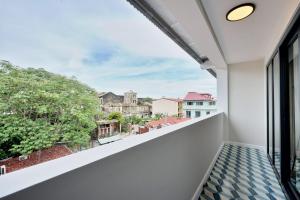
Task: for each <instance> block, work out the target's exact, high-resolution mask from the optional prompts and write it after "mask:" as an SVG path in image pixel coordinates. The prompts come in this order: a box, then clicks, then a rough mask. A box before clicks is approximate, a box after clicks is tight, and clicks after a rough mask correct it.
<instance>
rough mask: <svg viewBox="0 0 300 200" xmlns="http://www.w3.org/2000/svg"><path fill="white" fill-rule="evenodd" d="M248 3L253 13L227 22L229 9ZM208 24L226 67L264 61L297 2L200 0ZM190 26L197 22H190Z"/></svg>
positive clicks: (287, 0)
mask: <svg viewBox="0 0 300 200" xmlns="http://www.w3.org/2000/svg"><path fill="white" fill-rule="evenodd" d="M246 2H252V3H254V4H255V5H256V10H255V12H254V13H253V14H252V15H251V16H249V17H248V18H246V19H244V20H241V21H237V22H228V21H227V20H226V18H225V16H226V13H227V12H228V11H229V10H230V9H231V8H233V7H235V6H237V5H239V4H242V3H246ZM202 4H203V7H204V9H205V11H206V13H207V15H208V18H209V22H210V24H211V26H212V28H213V31H214V33H215V35H216V37H217V40H218V42H219V44H220V46H221V49H222V51H223V53H224V57H225V61H226V62H227V64H231V63H238V62H245V61H250V60H256V59H260V58H264V59H268V57H269V56H270V55H271V54H272V53H271V52H272V51H273V50H274V48H275V47H276V45H277V43H278V42H279V39H280V37H281V35H282V33H283V31H284V29H285V28H286V26H287V24H288V22H289V20H290V19H291V17H292V15H293V13H294V11H295V10H296V8H297V6H298V4H299V0H251V1H244V0H243V1H241V0H221V1H220V0H202ZM192 23H197V20H194V21H193V22H192Z"/></svg>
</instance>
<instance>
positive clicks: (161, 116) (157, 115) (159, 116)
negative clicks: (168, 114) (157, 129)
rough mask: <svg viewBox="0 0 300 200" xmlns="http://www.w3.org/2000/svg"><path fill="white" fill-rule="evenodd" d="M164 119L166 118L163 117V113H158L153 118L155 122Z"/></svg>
mask: <svg viewBox="0 0 300 200" xmlns="http://www.w3.org/2000/svg"><path fill="white" fill-rule="evenodd" d="M163 117H164V115H163V114H162V113H157V114H155V115H154V117H153V118H154V119H155V120H160V119H161V118H163Z"/></svg>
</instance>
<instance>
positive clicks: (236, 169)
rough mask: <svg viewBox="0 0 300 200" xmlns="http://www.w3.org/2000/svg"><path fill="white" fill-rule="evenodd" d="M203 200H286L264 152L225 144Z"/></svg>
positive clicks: (203, 192) (206, 185)
mask: <svg viewBox="0 0 300 200" xmlns="http://www.w3.org/2000/svg"><path fill="white" fill-rule="evenodd" d="M202 199H208V200H210V199H253V200H254V199H257V200H258V199H259V200H263V199H276V200H277V199H286V198H285V196H284V194H283V192H282V189H281V187H280V185H279V183H278V181H277V179H276V176H275V174H274V171H273V169H272V167H271V165H270V163H269V161H268V159H267V155H266V153H265V152H264V151H262V150H259V149H254V148H249V147H241V146H237V145H230V144H225V145H224V146H223V149H222V151H221V153H220V155H219V157H218V159H217V161H216V163H215V165H214V168H213V170H212V171H211V174H210V177H209V179H208V181H207V183H206V184H205V186H204V188H203V191H202V193H201V196H200V197H199V200H202Z"/></svg>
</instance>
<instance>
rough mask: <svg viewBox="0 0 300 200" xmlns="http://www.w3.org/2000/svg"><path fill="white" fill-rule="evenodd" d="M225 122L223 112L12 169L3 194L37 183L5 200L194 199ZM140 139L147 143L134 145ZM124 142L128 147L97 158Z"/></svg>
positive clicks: (3, 181)
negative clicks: (69, 168) (46, 178)
mask: <svg viewBox="0 0 300 200" xmlns="http://www.w3.org/2000/svg"><path fill="white" fill-rule="evenodd" d="M222 121H223V114H222V113H219V114H215V115H212V116H211V117H208V118H205V119H203V118H202V119H199V118H198V119H195V120H189V121H187V122H183V123H181V124H176V125H174V126H169V127H166V128H162V129H159V130H156V131H153V132H152V133H147V134H144V135H140V137H139V136H136V137H134V138H133V139H131V138H128V140H125V139H124V140H121V141H119V142H115V143H112V144H108V145H104V146H102V147H101V146H100V147H96V148H93V149H89V150H86V151H82V152H79V153H76V154H72V155H70V156H66V157H63V158H60V159H56V160H52V161H49V162H46V163H42V164H39V165H36V166H34V167H29V168H26V169H23V170H19V171H16V172H12V173H9V174H7V175H4V176H3V177H1V178H0V186H1V187H0V198H1V197H3V196H4V195H3V194H6V195H7V194H9V193H12V192H13V190H14V188H22V187H24V185H28V184H30V183H31V182H32V184H33V186H31V187H29V188H27V189H24V190H21V191H19V192H16V193H13V194H12V195H10V196H6V197H4V198H3V200H10V199H14V200H19V199H20V200H25V199H28V200H29V199H30V200H41V199H42V200H54V199H55V200H60V199H61V200H66V199H72V200H83V199H87V200H94V199H95V200H99V199H105V200H110V199H111V200H116V199H125V200H138V199H143V200H154V199H155V200H169V199H172V200H190V199H191V198H192V197H193V195H194V193H195V192H196V189H197V187H198V186H199V184H200V182H201V180H202V178H203V177H204V174H205V172H206V171H207V169H208V167H209V165H210V163H211V161H212V160H213V158H214V156H215V154H216V153H217V151H218V149H219V147H220V146H221V144H222V137H223V129H222ZM170 130H171V131H170ZM154 136H155V137H154ZM151 137H154V138H152V139H151V140H149V138H151ZM137 138H140V139H139V140H144V139H145V142H143V143H140V144H138V145H136V146H131V147H128V144H131V143H132V142H133V141H132V140H136V139H137ZM147 138H148V139H147ZM146 139H147V140H146ZM121 144H122V146H124V145H125V146H126V145H127V149H125V150H122V151H120V152H115V153H111V154H110V156H106V157H104V158H103V159H100V160H95V161H92V160H93V158H95V157H96V158H97V157H98V156H99V155H101V154H104V153H105V154H107V153H106V152H108V153H109V152H112V151H108V150H109V147H113V146H118V147H119V146H120V145H121ZM86 161H89V163H88V164H85V165H84V166H82V167H79V168H75V169H73V170H72V171H68V172H65V173H62V174H60V175H59V174H58V175H57V176H54V175H52V178H51V179H48V180H45V181H44V182H41V183H36V182H37V181H38V179H42V178H41V177H46V176H47V175H48V174H54V173H55V172H58V171H61V170H66V169H65V168H66V167H65V166H68V165H69V166H71V165H73V163H84V162H86ZM55 163H57V164H56V165H55ZM58 163H60V164H58ZM62 163H65V164H62ZM74 165H75V164H74Z"/></svg>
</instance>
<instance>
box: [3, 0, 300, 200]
mask: <svg viewBox="0 0 300 200" xmlns="http://www.w3.org/2000/svg"><path fill="white" fill-rule="evenodd" d="M128 1H129V2H130V3H131V4H132V5H134V7H135V8H137V9H138V10H139V11H140V12H142V13H143V14H144V15H145V16H146V17H148V18H149V20H151V21H152V22H153V23H154V24H155V25H157V26H158V27H159V28H160V29H161V30H162V31H164V32H165V33H166V34H167V35H168V36H169V37H170V38H171V39H173V40H174V41H175V42H176V43H177V44H178V45H179V46H180V47H182V48H183V49H184V50H185V51H186V52H187V53H188V54H189V55H191V56H192V57H193V58H194V59H195V61H197V62H198V63H199V65H200V66H201V67H202V68H204V69H206V70H207V71H208V72H209V73H211V74H212V75H214V76H215V77H216V81H217V95H216V96H217V98H218V99H217V100H218V103H217V110H218V111H217V112H216V113H213V114H211V115H209V116H207V117H206V118H204V119H190V120H188V121H186V122H182V123H179V124H176V125H174V126H168V127H165V128H162V129H158V130H154V131H152V133H151V134H150V133H149V134H142V135H139V136H136V137H132V138H129V139H128V140H122V141H120V142H116V143H112V144H108V145H106V146H103V147H99V148H93V149H88V150H85V151H83V152H79V153H76V154H71V155H69V156H66V157H62V158H59V159H57V160H51V161H49V162H44V163H41V164H39V165H36V166H34V167H29V168H25V169H22V170H19V171H16V172H14V173H8V174H6V175H3V176H1V177H0V185H1V190H0V198H2V199H3V200H12V199H14V200H22V199H30V200H39V199H43V200H53V199H55V200H63V199H73V200H77V199H100V198H101V199H106V200H112V199H126V200H127V199H145V200H151V199H157V200H170V199H172V200H186V199H192V200H197V199H201V200H202V199H299V197H300V195H299V194H300V187H299V185H300V179H299V172H300V162H299V160H300V157H299V154H298V153H297V152H299V145H298V144H299V143H298V142H299V131H298V130H299V126H300V124H299V123H298V122H299V121H300V120H299V114H300V111H299V108H300V99H299V98H300V97H299V91H300V88H299V87H300V85H299V72H300V65H299V52H300V51H299V48H300V45H299V41H300V38H299V27H300V9H299V8H300V7H299V5H300V2H299V0H284V1H283V0H281V1H280V0H277V1H261V0H252V1H251V3H248V4H246V5H244V8H245V9H241V10H243V11H250V12H248V14H247V13H246V14H247V15H249V14H251V15H250V16H248V17H247V15H246V16H245V15H241V14H245V13H239V14H236V15H233V16H235V17H238V18H235V19H234V18H232V16H231V15H230V14H231V11H234V10H235V9H234V8H237V6H238V5H239V3H240V1H220V0H207V1H200V0H199V1H182V0H169V1H162V0H151V1H150V0H128ZM243 2H245V1H243ZM246 2H247V1H246ZM253 4H255V6H253ZM251 5H252V6H251ZM255 8H256V9H255ZM226 13H228V14H227V15H226ZM226 16H227V17H226ZM246 17H247V18H246ZM4 22H5V21H4ZM141 31H142V30H141ZM156 46H157V48H159V47H160V44H156ZM110 147H111V149H110Z"/></svg>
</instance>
